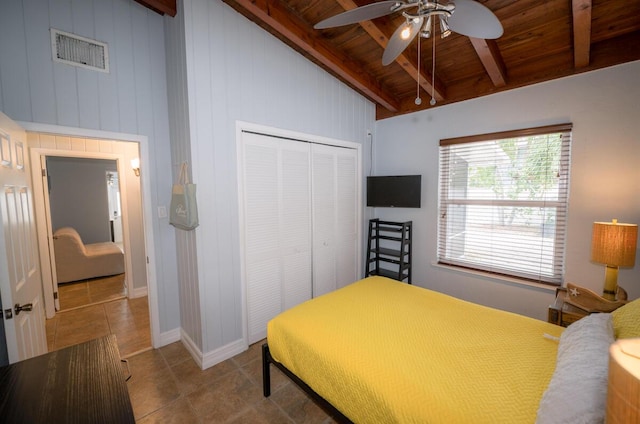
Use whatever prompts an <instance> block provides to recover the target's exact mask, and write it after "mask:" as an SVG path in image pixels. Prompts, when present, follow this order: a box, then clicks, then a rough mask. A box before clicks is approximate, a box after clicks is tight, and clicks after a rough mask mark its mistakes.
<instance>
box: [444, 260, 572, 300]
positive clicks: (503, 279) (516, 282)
mask: <svg viewBox="0 0 640 424" xmlns="http://www.w3.org/2000/svg"><path fill="white" fill-rule="evenodd" d="M431 266H432V267H434V268H440V269H442V270H445V271H447V272H455V273H458V274H462V275H467V276H472V277H476V278H482V279H484V280H489V281H493V282H496V283H501V284H509V285H512V286H518V287H523V286H524V287H531V288H535V289H540V290H545V291H549V292H552V293H555V291H556V288H558V287H560V286H554V285H551V284H544V283H536V282H535V281H529V280H524V279H521V278H516V277H508V276H506V275H499V274H492V273H490V272H483V271H478V270H473V269H468V268H462V267H457V266H453V265H445V264H440V263H437V262H432V263H431Z"/></svg>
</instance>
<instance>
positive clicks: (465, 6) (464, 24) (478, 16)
mask: <svg viewBox="0 0 640 424" xmlns="http://www.w3.org/2000/svg"><path fill="white" fill-rule="evenodd" d="M455 5H456V9H455V11H454V12H453V14H452V15H451V16H450V17H449V18H448V23H449V27H450V28H451V31H454V32H457V33H458V34H462V35H466V36H467V37H473V38H484V39H489V40H491V39H494V38H500V37H501V36H502V33H503V32H504V30H503V29H502V24H501V23H500V21H499V20H498V18H497V17H496V15H494V14H493V12H492V11H491V10H489V9H488V8H487V7H486V6H484V5H482V4H480V3H478V2H476V1H473V0H455Z"/></svg>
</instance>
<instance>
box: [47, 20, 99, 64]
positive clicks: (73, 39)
mask: <svg viewBox="0 0 640 424" xmlns="http://www.w3.org/2000/svg"><path fill="white" fill-rule="evenodd" d="M51 48H52V51H53V60H54V61H56V62H62V63H66V64H68V65H74V66H80V67H82V68H86V69H93V70H95V71H100V72H109V47H108V46H107V44H106V43H101V42H100V41H96V40H91V39H89V38H84V37H80V36H79V35H75V34H69V33H67V32H63V31H60V30H57V29H53V28H51Z"/></svg>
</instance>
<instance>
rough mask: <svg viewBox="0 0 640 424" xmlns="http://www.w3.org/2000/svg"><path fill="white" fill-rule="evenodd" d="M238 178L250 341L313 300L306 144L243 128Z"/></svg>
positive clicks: (260, 337) (263, 335)
mask: <svg viewBox="0 0 640 424" xmlns="http://www.w3.org/2000/svg"><path fill="white" fill-rule="evenodd" d="M242 141H243V158H242V167H243V169H242V176H243V179H244V181H243V201H244V208H243V211H244V227H243V228H244V248H245V251H244V260H245V282H246V291H247V292H246V298H247V324H248V325H247V326H248V341H249V343H254V342H256V341H259V340H261V339H263V338H264V337H265V336H266V326H267V322H268V321H269V320H270V319H271V318H273V317H274V316H275V315H277V314H278V313H280V312H281V311H283V310H284V309H287V308H290V307H292V306H295V305H297V304H298V303H300V302H303V301H305V300H307V299H309V298H311V212H310V202H311V201H310V163H309V155H310V146H309V144H308V143H300V142H295V141H291V140H286V139H281V138H276V137H270V136H267V135H262V134H254V133H249V132H244V133H243V134H242Z"/></svg>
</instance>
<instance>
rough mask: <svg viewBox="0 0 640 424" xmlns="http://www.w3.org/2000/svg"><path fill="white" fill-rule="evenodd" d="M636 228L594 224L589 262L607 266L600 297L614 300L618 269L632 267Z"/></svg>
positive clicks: (607, 223)
mask: <svg viewBox="0 0 640 424" xmlns="http://www.w3.org/2000/svg"><path fill="white" fill-rule="evenodd" d="M637 240H638V226H637V225H636V224H619V223H618V220H617V219H614V220H613V221H612V222H594V223H593V237H592V239H591V260H592V261H594V262H599V263H601V264H605V265H606V266H607V270H606V272H605V280H604V291H603V294H602V297H604V298H605V299H607V300H616V294H617V292H618V267H620V266H625V267H632V266H634V265H635V261H636V245H637Z"/></svg>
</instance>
